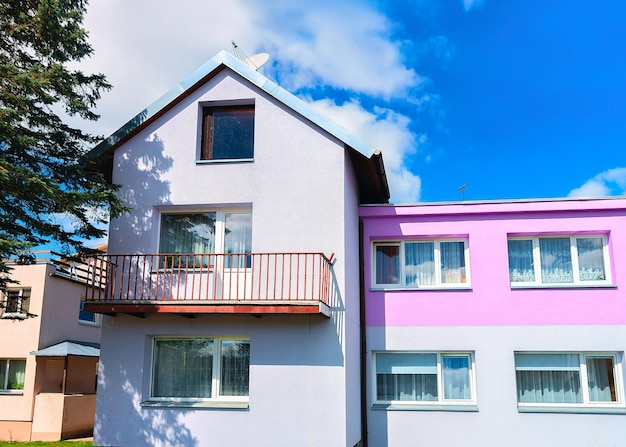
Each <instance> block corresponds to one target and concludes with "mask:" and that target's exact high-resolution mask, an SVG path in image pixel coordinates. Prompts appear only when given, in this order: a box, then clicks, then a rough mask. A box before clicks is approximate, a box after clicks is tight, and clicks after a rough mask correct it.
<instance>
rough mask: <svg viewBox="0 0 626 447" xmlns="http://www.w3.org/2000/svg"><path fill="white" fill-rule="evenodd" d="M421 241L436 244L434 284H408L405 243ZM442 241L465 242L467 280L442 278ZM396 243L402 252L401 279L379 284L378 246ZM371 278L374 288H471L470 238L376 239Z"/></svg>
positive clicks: (373, 248) (372, 252) (373, 249)
mask: <svg viewBox="0 0 626 447" xmlns="http://www.w3.org/2000/svg"><path fill="white" fill-rule="evenodd" d="M416 242H417V243H419V242H432V243H433V245H434V262H435V284H432V285H423V286H416V285H413V284H412V285H406V260H405V247H404V246H405V244H410V243H416ZM442 242H463V244H464V248H463V253H464V258H465V282H460V283H444V282H442V280H441V269H442V267H441V251H440V246H441V243H442ZM384 245H387V246H391V245H395V246H397V247H398V249H399V253H400V280H399V283H398V284H385V283H381V284H378V283H377V282H376V248H377V247H379V246H384ZM371 259H372V262H371V278H372V281H371V282H372V288H373V289H410V290H418V289H419V290H429V289H470V288H471V287H472V285H471V274H470V255H469V238H445V237H444V238H423V239H402V240H388V241H386V240H376V241H373V242H372V251H371Z"/></svg>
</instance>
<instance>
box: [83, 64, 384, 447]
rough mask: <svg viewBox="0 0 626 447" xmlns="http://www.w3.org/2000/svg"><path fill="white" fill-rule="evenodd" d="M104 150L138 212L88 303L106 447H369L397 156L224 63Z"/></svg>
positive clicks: (120, 226)
mask: <svg viewBox="0 0 626 447" xmlns="http://www.w3.org/2000/svg"><path fill="white" fill-rule="evenodd" d="M92 154H93V156H94V157H101V159H102V160H104V161H103V162H102V169H103V170H104V172H106V173H107V175H109V176H110V178H111V180H112V181H113V183H115V184H119V185H122V188H121V190H120V192H119V194H120V195H121V197H123V198H124V200H125V202H126V204H127V205H128V206H129V207H131V208H132V210H131V211H130V213H128V214H127V215H125V216H122V217H121V218H119V219H116V220H114V221H112V222H111V225H110V231H109V245H108V254H107V255H104V256H100V257H98V258H96V259H95V260H94V261H93V265H94V266H96V270H95V271H94V275H93V278H94V279H93V283H92V284H91V287H90V288H89V290H87V294H86V304H85V310H88V311H91V312H98V313H101V314H103V315H104V318H103V322H102V341H101V344H102V354H101V358H100V370H99V379H98V380H99V383H98V396H97V405H96V424H95V429H94V442H95V444H96V445H102V446H152V445H161V446H174V445H176V446H183V445H186V446H192V445H194V446H196V445H202V446H209V445H213V446H234V445H271V446H294V445H298V446H322V445H323V446H350V447H352V446H355V445H358V444H359V443H360V442H361V440H362V425H361V410H362V400H361V385H360V378H361V358H360V354H359V353H360V343H361V340H362V329H363V328H362V326H361V321H360V303H361V300H360V288H359V272H360V271H359V264H358V259H359V246H360V240H359V230H358V228H359V222H358V205H359V204H371V203H386V202H387V200H388V199H389V191H388V187H387V181H386V177H385V173H384V166H383V163H382V157H381V155H380V154H379V153H376V152H375V151H374V149H373V148H371V147H370V146H368V145H367V144H365V143H363V142H361V141H360V140H358V139H357V138H356V137H354V136H353V135H350V134H349V133H347V132H346V131H344V130H343V129H342V128H340V127H339V126H337V125H336V124H335V123H333V122H332V121H330V120H328V119H327V118H325V117H323V116H321V115H319V114H317V113H315V112H314V111H313V110H312V109H310V108H309V107H308V106H307V105H306V104H305V103H303V102H302V101H300V100H299V99H297V98H296V97H294V96H293V95H291V94H290V93H288V92H286V91H285V90H284V89H282V88H281V87H279V86H278V85H277V84H275V83H274V82H273V81H271V80H269V79H267V78H266V77H265V76H263V75H262V74H260V73H259V72H257V71H255V70H253V69H252V68H250V67H248V65H246V64H245V63H244V62H242V61H240V60H238V59H236V58H234V57H233V56H231V55H229V54H228V53H225V52H221V53H218V54H217V55H216V56H215V57H213V58H212V59H211V60H210V61H208V62H207V63H206V64H205V65H204V66H203V67H201V68H200V69H199V70H198V71H196V72H195V73H193V74H192V75H191V76H190V77H189V78H188V79H186V80H185V81H183V82H182V83H181V84H180V85H178V86H177V87H176V88H175V89H173V90H172V91H170V92H168V93H167V94H166V95H165V96H164V97H163V98H161V99H159V100H158V101H157V102H156V103H155V104H153V105H152V106H149V107H148V108H147V109H145V110H144V111H143V112H141V113H140V114H138V115H137V116H136V117H135V118H133V119H132V120H131V121H130V122H129V123H128V124H126V125H125V126H123V127H122V128H121V129H120V130H119V131H117V132H116V133H115V134H113V135H112V136H111V137H109V138H108V139H106V140H105V141H103V142H102V143H101V144H100V145H99V146H98V147H96V148H95V149H94V150H93V152H92ZM107 157H108V159H107Z"/></svg>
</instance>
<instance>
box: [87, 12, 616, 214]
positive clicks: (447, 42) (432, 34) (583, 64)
mask: <svg viewBox="0 0 626 447" xmlns="http://www.w3.org/2000/svg"><path fill="white" fill-rule="evenodd" d="M84 24H85V27H86V29H87V30H88V31H89V41H90V43H91V44H92V46H93V48H94V54H93V56H92V57H91V58H90V59H87V60H84V61H82V62H81V64H80V65H81V69H82V70H84V71H86V72H101V73H104V74H105V75H106V76H107V79H108V80H109V82H110V83H111V84H113V89H111V90H110V91H108V92H104V93H103V97H102V99H101V100H100V101H99V103H98V108H97V112H98V113H99V114H100V115H101V119H100V120H99V121H98V122H96V123H87V124H84V123H82V124H81V127H83V128H84V129H86V130H88V131H90V132H92V133H95V134H99V135H103V136H108V135H110V134H111V133H113V132H114V131H115V130H117V129H118V128H119V127H121V126H122V125H123V124H124V123H126V122H127V121H128V120H129V119H131V118H132V117H133V116H135V115H136V114H137V113H138V112H140V111H141V110H143V109H144V108H145V107H147V106H148V105H150V104H151V103H152V102H154V101H155V100H156V99H158V98H159V97H160V96H161V95H162V94H164V93H165V92H167V91H168V90H169V89H170V88H172V87H173V86H175V85H176V84H177V83H178V82H179V81H181V80H183V79H185V78H186V77H187V76H188V75H189V74H190V73H192V72H193V71H194V70H195V69H196V68H198V67H200V66H201V65H202V64H203V63H204V62H206V61H207V60H209V59H210V58H211V57H213V56H214V55H215V54H216V53H217V52H219V51H221V50H226V51H230V52H233V47H232V43H231V42H232V41H234V42H236V44H237V46H238V48H239V50H241V51H242V52H243V53H244V54H246V55H248V56H250V55H253V54H255V53H259V52H267V53H269V55H270V60H269V62H268V63H267V64H266V65H265V66H264V67H263V68H262V69H261V72H262V73H263V74H264V75H265V76H267V77H268V78H270V79H273V80H274V81H276V82H277V83H278V84H279V85H280V86H281V87H283V88H285V89H286V90H288V91H290V92H291V93H293V94H295V95H296V96H298V97H299V98H300V99H302V100H304V101H305V102H307V103H309V104H310V105H311V106H312V107H314V108H315V109H317V110H318V111H320V112H321V113H324V114H326V115H328V116H329V117H330V118H331V119H333V120H335V121H337V122H338V123H339V124H341V125H342V126H343V127H345V128H346V129H347V130H349V131H350V132H352V133H354V134H355V135H357V136H359V137H360V138H361V139H363V140H365V141H367V142H368V143H370V144H371V145H372V146H373V147H375V148H378V149H380V150H381V151H382V153H383V159H384V163H385V167H386V171H387V176H388V181H389V186H390V190H391V201H392V202H394V203H413V202H448V201H460V200H500V199H524V198H563V197H568V196H571V197H594V196H615V195H623V194H625V193H626V150H625V149H626V45H624V43H625V42H626V26H624V24H626V2H623V1H622V0H615V1H614V0H598V1H597V2H583V1H576V0H574V1H568V2H566V1H559V2H555V1H545V2H544V1H531V2H529V1H521V0H403V1H382V0H381V1H375V0H372V1H364V0H361V1H357V0H343V1H337V0H333V1H330V0H312V1H308V2H302V1H300V0H273V1H272V2H267V1H258V0H257V1H253V0H227V1H214V0H213V1H211V0H203V1H201V0H180V1H178V2H174V3H173V2H171V1H165V0H133V1H130V2H129V1H128V0H91V2H90V4H89V5H88V10H87V15H86V18H85V22H84ZM368 155H369V154H368ZM463 185H466V186H465V187H464V188H461V187H462V186H463ZM459 188H461V189H459Z"/></svg>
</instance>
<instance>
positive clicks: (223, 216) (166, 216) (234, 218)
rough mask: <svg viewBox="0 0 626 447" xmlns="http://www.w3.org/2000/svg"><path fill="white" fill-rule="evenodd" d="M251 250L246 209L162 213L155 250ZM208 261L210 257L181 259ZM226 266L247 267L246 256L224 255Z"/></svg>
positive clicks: (250, 219)
mask: <svg viewBox="0 0 626 447" xmlns="http://www.w3.org/2000/svg"><path fill="white" fill-rule="evenodd" d="M251 250H252V213H250V212H249V211H221V210H220V211H208V212H204V213H163V214H161V232H160V238H159V253H162V254H178V253H182V254H207V253H225V254H238V253H250V251H251ZM200 260H201V262H202V263H203V264H204V265H209V262H210V263H211V264H212V263H213V261H212V260H211V261H210V257H209V256H206V257H200V258H198V257H196V256H194V260H193V261H191V260H186V261H185V260H183V261H182V262H187V265H189V266H192V265H195V264H197V263H198V262H200ZM225 262H226V267H235V266H239V267H246V266H248V267H249V264H250V262H251V260H250V257H249V256H230V257H227V258H226V260H225Z"/></svg>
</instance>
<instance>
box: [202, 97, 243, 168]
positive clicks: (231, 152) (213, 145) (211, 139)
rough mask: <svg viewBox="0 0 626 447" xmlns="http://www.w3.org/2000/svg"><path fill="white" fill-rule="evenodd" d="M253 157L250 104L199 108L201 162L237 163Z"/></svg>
mask: <svg viewBox="0 0 626 447" xmlns="http://www.w3.org/2000/svg"><path fill="white" fill-rule="evenodd" d="M253 157H254V106H253V105H246V106H222V107H205V108H204V109H202V141H201V147H200V159H201V160H241V159H251V158H253Z"/></svg>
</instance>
